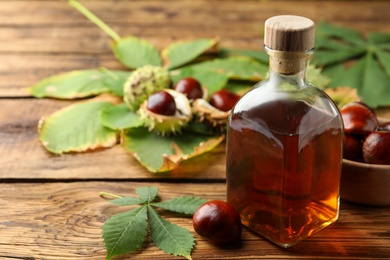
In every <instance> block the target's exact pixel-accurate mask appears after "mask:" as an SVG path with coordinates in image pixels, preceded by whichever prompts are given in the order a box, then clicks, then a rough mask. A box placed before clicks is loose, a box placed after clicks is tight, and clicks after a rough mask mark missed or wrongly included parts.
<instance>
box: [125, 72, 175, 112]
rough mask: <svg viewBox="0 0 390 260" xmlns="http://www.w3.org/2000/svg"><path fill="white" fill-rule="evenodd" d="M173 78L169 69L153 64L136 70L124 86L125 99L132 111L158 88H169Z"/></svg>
mask: <svg viewBox="0 0 390 260" xmlns="http://www.w3.org/2000/svg"><path fill="white" fill-rule="evenodd" d="M170 84H171V79H170V76H169V72H168V70H166V69H165V68H163V67H156V66H151V65H146V66H143V67H141V68H139V69H137V70H135V71H134V72H133V73H132V74H131V75H130V77H129V78H128V79H127V81H126V83H125V84H124V86H123V100H124V101H125V103H126V104H127V105H128V107H129V108H130V109H131V110H132V111H136V110H137V109H138V108H139V107H140V105H141V104H142V102H144V101H145V100H146V99H147V98H148V97H149V96H150V95H151V94H153V93H154V92H156V91H158V90H162V89H165V88H168V87H169V86H170Z"/></svg>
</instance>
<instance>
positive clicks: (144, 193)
mask: <svg viewBox="0 0 390 260" xmlns="http://www.w3.org/2000/svg"><path fill="white" fill-rule="evenodd" d="M135 192H136V193H137V195H138V196H139V197H140V198H141V199H142V200H143V201H144V202H152V201H153V200H154V199H155V198H156V196H157V193H158V188H157V187H140V188H136V189H135Z"/></svg>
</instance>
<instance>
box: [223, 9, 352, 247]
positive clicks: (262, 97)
mask: <svg viewBox="0 0 390 260" xmlns="http://www.w3.org/2000/svg"><path fill="white" fill-rule="evenodd" d="M314 38H315V26H314V23H313V21H311V20H310V19H307V18H304V17H300V16H290V15H283V16H275V17H272V18H270V19H268V20H267V21H266V22H265V34H264V45H265V50H266V51H267V53H268V55H269V56H270V60H269V68H270V69H269V76H268V78H267V79H265V80H263V81H261V82H259V83H257V84H256V85H255V86H254V87H253V88H252V89H251V90H250V91H248V92H247V93H246V94H245V95H244V96H243V97H242V98H241V99H240V100H239V101H238V102H237V104H236V105H235V107H234V108H233V110H232V112H231V114H230V118H229V123H228V134H227V165H226V171H227V173H226V174H227V201H228V202H229V203H230V204H231V205H233V206H234V207H235V208H236V209H237V210H238V211H239V212H240V215H241V220H242V222H243V224H244V225H246V226H247V227H249V228H250V229H252V230H254V231H255V232H257V233H259V234H261V235H262V236H264V237H266V238H268V239H269V240H271V241H273V242H274V243H276V244H278V245H280V246H282V247H289V246H292V245H294V244H296V243H298V242H299V241H301V240H303V239H305V238H306V237H308V236H310V235H312V234H314V233H315V232H317V231H319V230H320V229H322V228H324V227H326V226H327V225H329V224H331V223H333V222H334V221H336V220H337V218H338V212H339V183H340V173H341V163H342V143H343V138H344V131H343V122H342V118H341V116H340V112H339V110H338V109H337V106H336V105H335V104H334V102H333V101H332V100H331V99H330V98H329V97H328V96H327V95H326V94H325V93H324V92H323V91H322V90H320V89H318V88H317V87H316V86H314V85H313V84H311V83H309V82H307V81H306V67H307V63H308V59H309V57H310V56H311V55H312V54H313V51H314Z"/></svg>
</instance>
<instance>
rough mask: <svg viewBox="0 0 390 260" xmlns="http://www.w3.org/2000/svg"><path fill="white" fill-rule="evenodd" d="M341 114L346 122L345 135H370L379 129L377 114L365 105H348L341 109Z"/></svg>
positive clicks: (353, 103) (355, 103) (356, 103)
mask: <svg viewBox="0 0 390 260" xmlns="http://www.w3.org/2000/svg"><path fill="white" fill-rule="evenodd" d="M340 112H341V116H342V117H343V121H344V131H345V133H348V134H357V135H368V134H369V133H371V132H373V131H375V130H376V129H377V127H378V119H377V118H376V115H375V112H374V111H373V110H372V109H371V108H370V107H368V106H367V105H366V104H364V103H361V102H351V103H348V104H347V105H345V106H344V107H342V108H341V110H340Z"/></svg>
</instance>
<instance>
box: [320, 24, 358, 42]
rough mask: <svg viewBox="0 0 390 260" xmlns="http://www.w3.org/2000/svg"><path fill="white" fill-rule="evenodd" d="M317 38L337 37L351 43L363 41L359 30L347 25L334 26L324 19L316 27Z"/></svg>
mask: <svg viewBox="0 0 390 260" xmlns="http://www.w3.org/2000/svg"><path fill="white" fill-rule="evenodd" d="M316 36H317V38H328V37H333V38H338V39H342V40H343V41H346V42H348V43H352V44H361V43H364V39H363V37H362V35H361V33H360V32H358V31H356V30H353V29H351V28H347V27H341V26H335V25H332V24H329V23H327V22H325V21H321V22H320V23H319V25H318V27H317V32H316Z"/></svg>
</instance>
